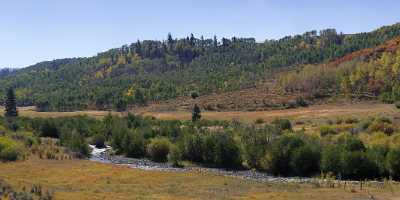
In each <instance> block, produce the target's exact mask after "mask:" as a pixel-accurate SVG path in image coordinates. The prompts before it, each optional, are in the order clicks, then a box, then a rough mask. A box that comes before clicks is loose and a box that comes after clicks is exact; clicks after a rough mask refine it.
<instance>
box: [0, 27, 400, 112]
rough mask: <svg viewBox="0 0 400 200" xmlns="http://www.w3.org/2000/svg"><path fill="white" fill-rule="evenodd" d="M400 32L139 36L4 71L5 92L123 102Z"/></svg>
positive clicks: (309, 60)
mask: <svg viewBox="0 0 400 200" xmlns="http://www.w3.org/2000/svg"><path fill="white" fill-rule="evenodd" d="M399 35H400V25H399V24H395V25H392V26H387V27H382V28H380V29H378V30H376V31H373V32H370V33H360V34H352V35H346V34H342V33H337V32H336V30H334V29H326V30H322V31H320V32H319V33H318V32H317V31H310V32H307V33H304V34H302V35H296V36H289V37H285V38H282V39H279V40H266V41H265V42H261V43H259V42H256V41H255V39H253V38H236V37H233V38H230V39H228V38H222V39H217V37H214V38H211V39H209V38H203V37H200V38H197V37H195V36H194V35H193V34H192V35H190V36H189V37H187V38H182V39H176V38H173V37H172V35H170V34H169V35H168V36H167V39H166V40H164V41H152V40H145V41H137V42H135V43H132V44H130V45H125V46H123V47H121V48H118V49H112V50H109V51H107V52H104V53H100V54H98V55H97V56H94V57H90V58H71V59H60V60H54V61H50V62H42V63H38V64H36V65H33V66H30V67H27V68H24V69H21V70H17V71H13V72H7V73H2V75H1V77H2V78H1V80H0V94H2V93H3V92H4V91H3V90H4V89H5V88H9V87H13V88H15V89H16V94H17V96H18V99H19V100H18V104H19V105H37V106H38V107H39V110H42V111H48V110H59V111H67V110H79V109H87V108H97V109H110V108H114V109H121V108H125V107H126V106H128V105H142V104H146V103H147V102H148V101H158V100H165V99H170V98H175V97H177V96H182V95H187V94H188V93H190V92H191V91H198V92H199V93H201V94H204V93H210V92H215V91H231V90H237V89H240V88H245V87H252V86H254V85H255V83H256V82H258V81H262V80H263V79H265V78H268V76H271V75H272V71H273V70H274V69H277V68H280V67H286V66H297V65H303V64H315V63H321V62H325V61H329V60H332V59H335V58H338V57H341V56H343V55H346V54H348V53H351V52H354V51H356V50H360V49H363V48H369V47H375V46H377V45H379V44H381V43H383V42H385V41H387V40H389V39H391V38H394V37H397V36H399Z"/></svg>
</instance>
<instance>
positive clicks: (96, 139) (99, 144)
mask: <svg viewBox="0 0 400 200" xmlns="http://www.w3.org/2000/svg"><path fill="white" fill-rule="evenodd" d="M105 142H106V137H105V136H104V135H103V134H96V135H95V136H93V139H92V144H93V145H95V146H96V148H105V147H106V144H105Z"/></svg>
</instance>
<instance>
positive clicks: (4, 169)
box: [0, 158, 400, 200]
mask: <svg viewBox="0 0 400 200" xmlns="http://www.w3.org/2000/svg"><path fill="white" fill-rule="evenodd" d="M0 172H1V173H0V178H3V179H5V180H6V181H7V182H9V183H10V184H11V185H13V186H14V187H17V188H21V187H23V186H31V185H33V184H40V185H41V186H42V187H43V188H45V189H48V190H51V191H53V192H54V195H55V199H68V200H70V199H171V200H172V199H173V200H179V199H207V200H211V199H273V200H282V199H297V200H303V199H304V200H305V199H323V200H333V199H368V197H369V194H372V195H373V196H374V197H375V198H376V199H395V197H396V196H397V197H399V195H400V192H399V191H398V188H394V190H393V191H394V192H393V193H392V192H391V190H389V189H384V188H382V189H378V188H364V189H363V190H360V189H359V188H358V187H356V188H354V190H353V191H351V190H350V189H349V188H348V189H346V190H345V189H343V188H320V187H315V186H312V185H308V184H283V183H282V184H277V183H274V184H272V183H268V184H267V183H256V182H252V181H245V180H241V179H237V178H229V177H223V176H217V175H213V174H204V173H203V174H200V173H194V172H185V173H176V172H159V171H144V170H138V169H131V168H127V167H122V166H114V165H109V164H100V163H94V162H90V161H83V160H62V161H55V160H39V159H34V158H32V159H30V160H27V161H23V162H15V163H3V164H0ZM395 187H397V186H395Z"/></svg>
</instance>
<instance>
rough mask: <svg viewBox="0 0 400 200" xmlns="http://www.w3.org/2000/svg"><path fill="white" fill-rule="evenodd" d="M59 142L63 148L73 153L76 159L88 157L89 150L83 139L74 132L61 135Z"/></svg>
mask: <svg viewBox="0 0 400 200" xmlns="http://www.w3.org/2000/svg"><path fill="white" fill-rule="evenodd" d="M60 142H61V144H62V145H63V146H65V147H67V148H68V149H69V150H71V151H72V152H74V153H75V154H76V156H77V157H80V158H84V157H89V155H90V148H89V145H88V143H87V142H86V140H85V137H83V136H82V135H81V134H79V133H78V132H77V131H76V130H72V132H71V133H63V134H61V138H60Z"/></svg>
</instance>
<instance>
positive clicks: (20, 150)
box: [0, 137, 25, 161]
mask: <svg viewBox="0 0 400 200" xmlns="http://www.w3.org/2000/svg"><path fill="white" fill-rule="evenodd" d="M24 152H25V151H24V146H23V145H22V144H21V143H19V142H17V141H14V140H12V139H10V138H7V137H0V160H1V161H16V160H18V159H22V158H23V157H24Z"/></svg>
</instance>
